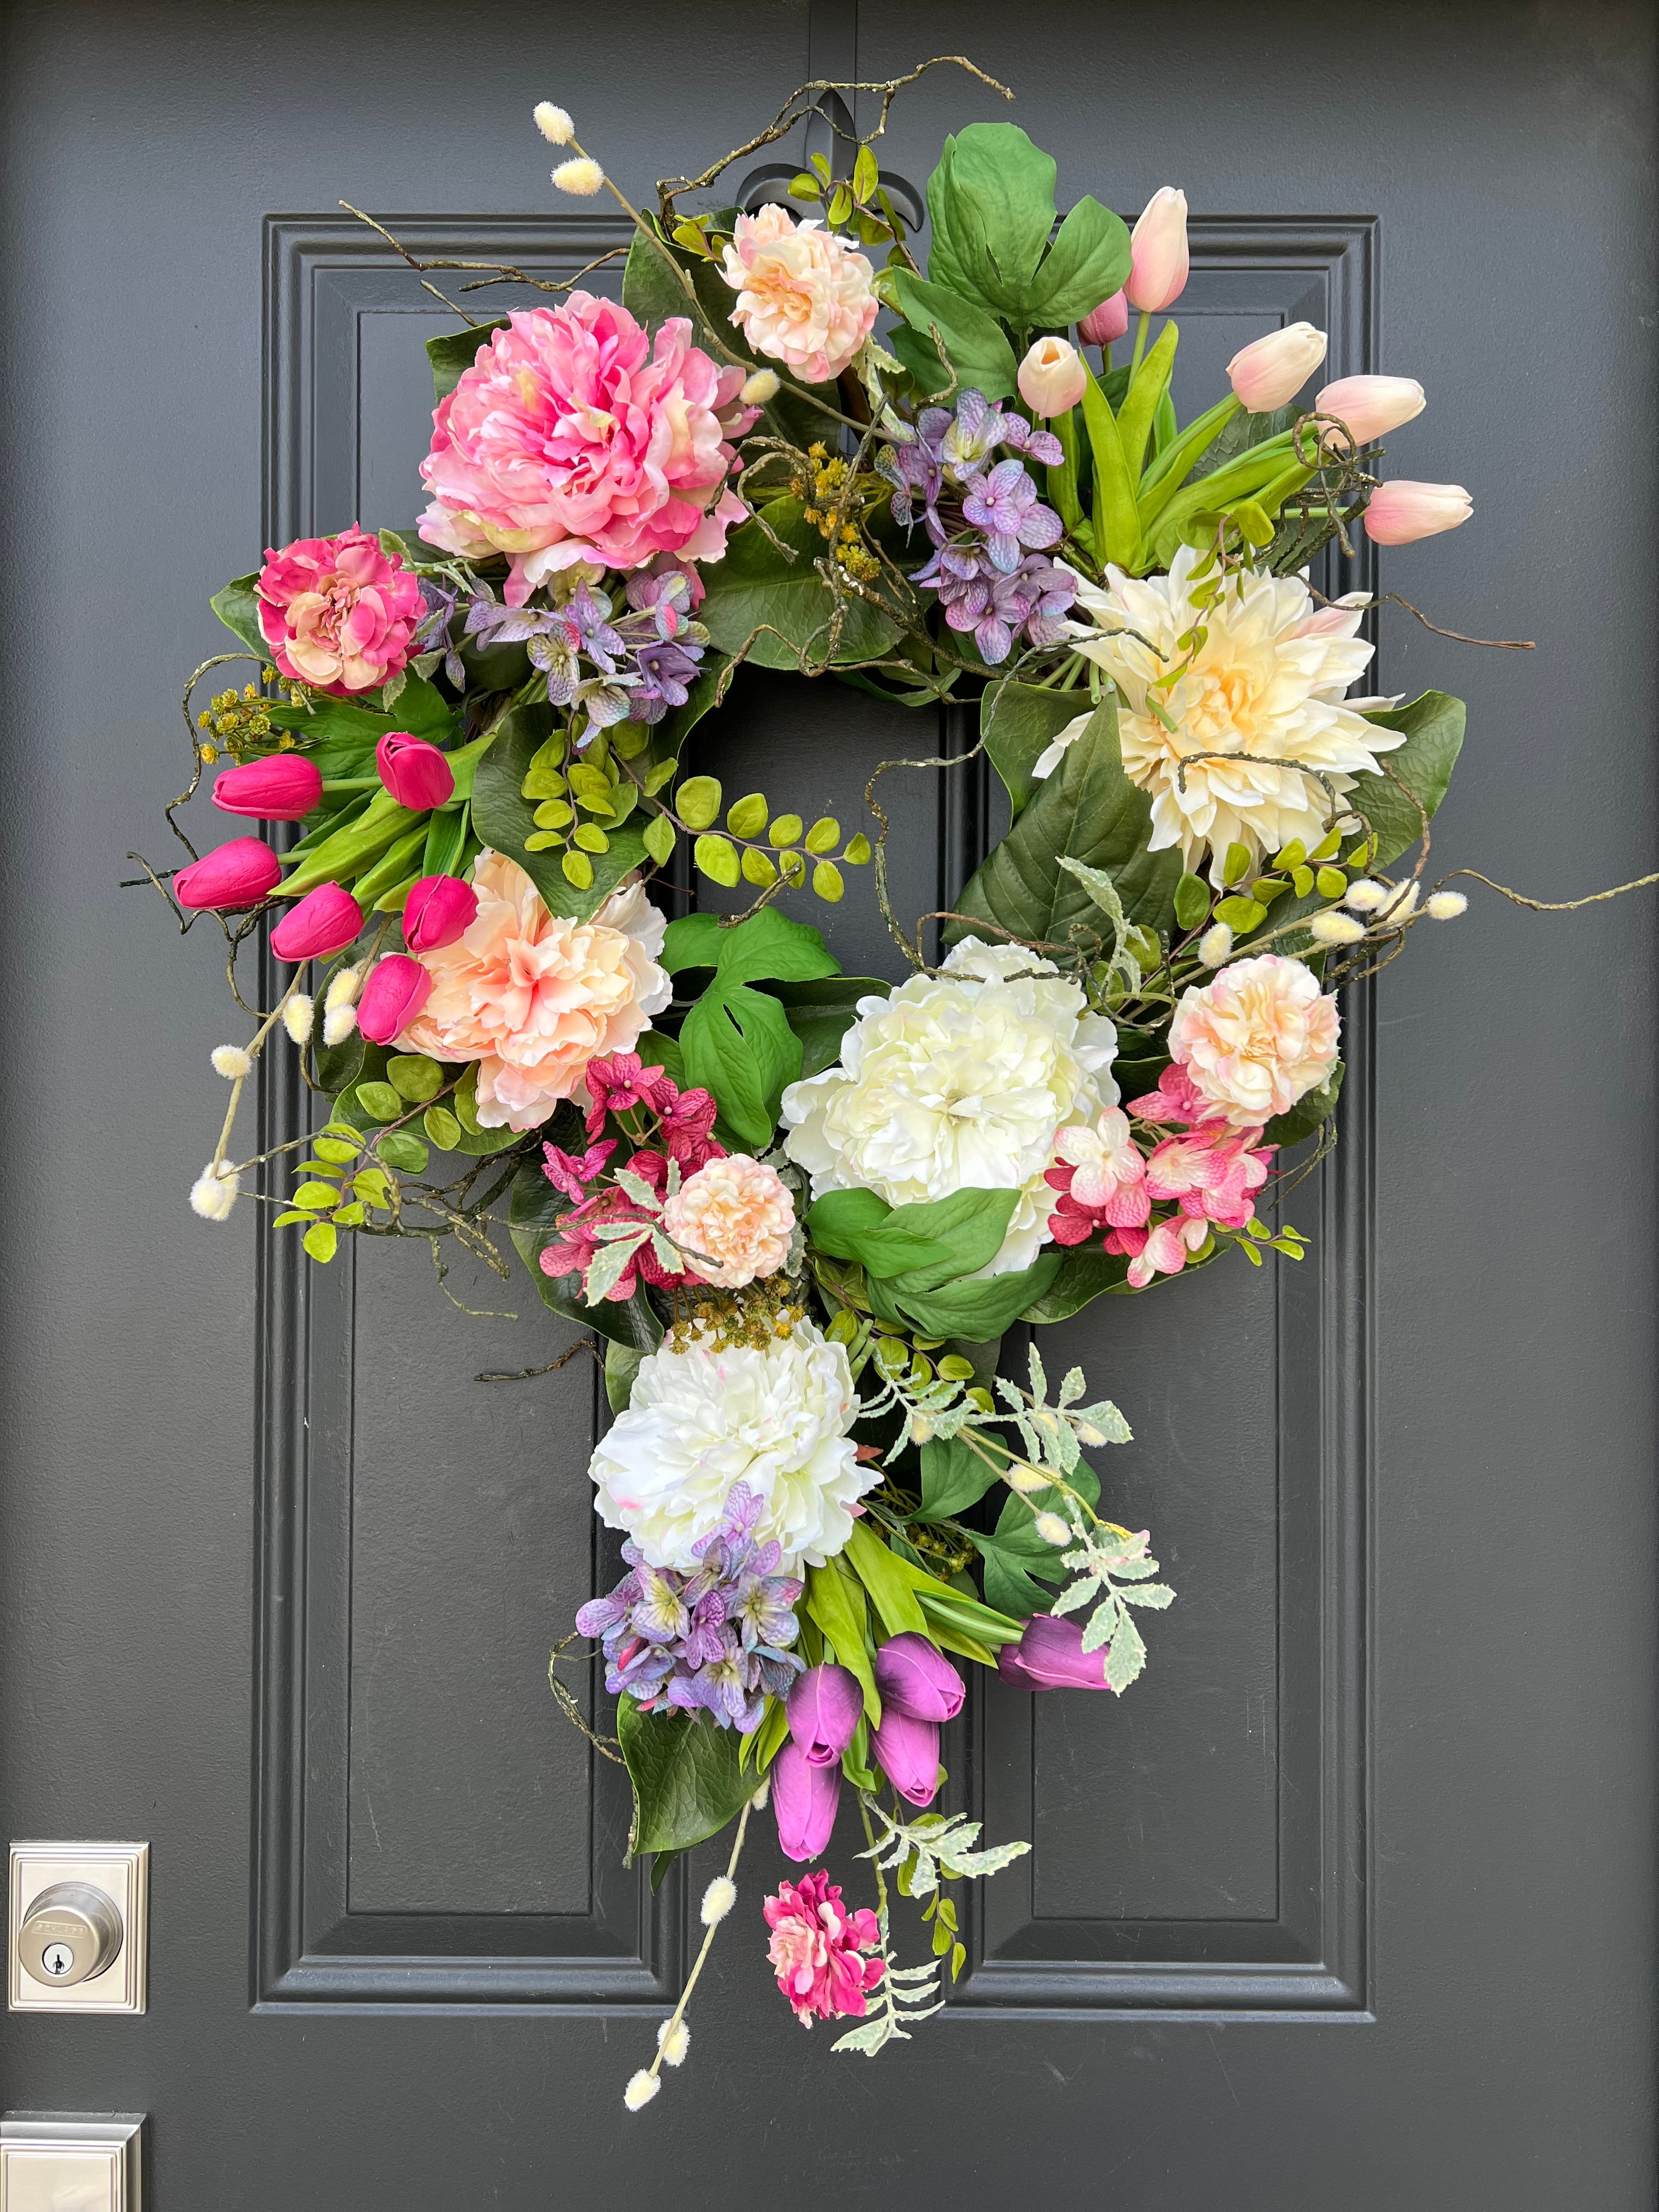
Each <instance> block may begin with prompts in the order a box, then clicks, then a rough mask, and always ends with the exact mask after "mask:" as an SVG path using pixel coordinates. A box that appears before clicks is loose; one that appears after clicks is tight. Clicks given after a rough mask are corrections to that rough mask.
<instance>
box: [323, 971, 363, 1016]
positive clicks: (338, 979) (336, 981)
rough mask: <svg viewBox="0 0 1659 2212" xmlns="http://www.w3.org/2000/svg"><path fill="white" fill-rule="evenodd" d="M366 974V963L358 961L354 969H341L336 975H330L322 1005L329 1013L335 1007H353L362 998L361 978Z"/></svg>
mask: <svg viewBox="0 0 1659 2212" xmlns="http://www.w3.org/2000/svg"><path fill="white" fill-rule="evenodd" d="M366 975H368V962H367V961H366V960H365V961H360V962H359V963H358V964H357V965H356V967H355V968H342V969H341V970H340V972H339V973H338V975H331V976H330V978H329V982H328V988H327V990H326V991H325V992H324V994H323V1004H324V1006H326V1007H327V1008H328V1010H329V1012H333V1010H334V1009H335V1007H336V1006H356V1003H357V1000H358V999H359V998H360V997H361V996H362V987H363V978H364V977H365V976H366Z"/></svg>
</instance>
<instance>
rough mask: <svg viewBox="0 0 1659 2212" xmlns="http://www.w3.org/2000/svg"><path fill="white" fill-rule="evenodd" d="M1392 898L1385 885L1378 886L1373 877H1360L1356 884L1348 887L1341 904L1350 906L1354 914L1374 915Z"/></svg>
mask: <svg viewBox="0 0 1659 2212" xmlns="http://www.w3.org/2000/svg"><path fill="white" fill-rule="evenodd" d="M1393 896H1394V893H1393V891H1392V890H1391V889H1390V888H1389V885H1388V884H1379V883H1378V882H1377V880H1376V877H1375V876H1361V877H1360V878H1359V880H1358V883H1352V884H1349V885H1348V888H1347V890H1346V893H1345V894H1344V896H1343V901H1342V902H1343V904H1344V905H1345V906H1351V907H1352V908H1353V910H1354V912H1355V913H1356V914H1375V913H1376V909H1377V908H1378V907H1380V906H1384V905H1386V904H1387V903H1388V902H1389V899H1391V898H1392V897H1393Z"/></svg>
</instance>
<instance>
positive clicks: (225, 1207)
mask: <svg viewBox="0 0 1659 2212" xmlns="http://www.w3.org/2000/svg"><path fill="white" fill-rule="evenodd" d="M241 1187H242V1178H241V1177H240V1176H239V1175H238V1174H237V1172H236V1170H235V1169H234V1167H232V1165H231V1164H230V1162H229V1161H228V1160H221V1161H220V1162H219V1163H218V1164H217V1165H215V1164H214V1163H213V1162H212V1161H211V1160H210V1161H209V1163H208V1164H207V1165H206V1167H204V1169H203V1170H202V1172H201V1174H200V1175H198V1176H197V1178H196V1180H195V1182H193V1183H191V1187H190V1202H191V1205H192V1206H194V1207H195V1209H196V1211H197V1213H199V1214H200V1215H201V1217H202V1218H203V1220H204V1221H222V1220H223V1219H224V1218H225V1216H226V1215H227V1214H228V1212H230V1209H231V1207H232V1206H234V1205H235V1203H236V1194H237V1192H238V1191H239V1190H240V1188H241Z"/></svg>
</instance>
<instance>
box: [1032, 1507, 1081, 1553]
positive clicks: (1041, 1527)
mask: <svg viewBox="0 0 1659 2212" xmlns="http://www.w3.org/2000/svg"><path fill="white" fill-rule="evenodd" d="M1031 1526H1032V1527H1033V1528H1035V1529H1036V1532H1037V1534H1038V1535H1039V1536H1041V1537H1042V1541H1043V1542H1044V1543H1045V1544H1054V1545H1060V1544H1069V1543H1070V1542H1071V1541H1072V1531H1071V1530H1070V1529H1069V1528H1067V1527H1066V1523H1065V1522H1063V1521H1062V1520H1061V1519H1060V1516H1059V1514H1058V1513H1039V1514H1038V1515H1037V1516H1036V1520H1035V1521H1034V1522H1032V1523H1031Z"/></svg>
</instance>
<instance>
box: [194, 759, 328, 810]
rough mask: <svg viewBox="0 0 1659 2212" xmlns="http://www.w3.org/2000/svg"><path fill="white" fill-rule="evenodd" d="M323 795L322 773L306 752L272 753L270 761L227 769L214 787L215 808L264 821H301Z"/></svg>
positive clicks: (250, 762)
mask: <svg viewBox="0 0 1659 2212" xmlns="http://www.w3.org/2000/svg"><path fill="white" fill-rule="evenodd" d="M322 795H323V773H322V770H321V769H319V767H318V765H317V763H316V762H315V761H309V760H307V758H306V757H305V756H304V754H303V753H272V754H271V755H270V758H269V759H268V760H257V761H249V762H248V763H247V764H246V767H244V768H231V769H226V770H225V772H224V774H223V775H222V776H221V777H220V778H219V781H217V783H216V784H215V785H214V787H213V803H214V805H216V806H222V807H223V809H224V811H225V812H226V813H227V814H252V815H254V816H256V817H258V820H260V821H261V822H298V821H299V820H300V819H301V817H302V816H303V815H307V814H309V813H310V811H311V810H312V808H313V806H315V805H316V804H317V802H318V801H319V799H321V797H322Z"/></svg>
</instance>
